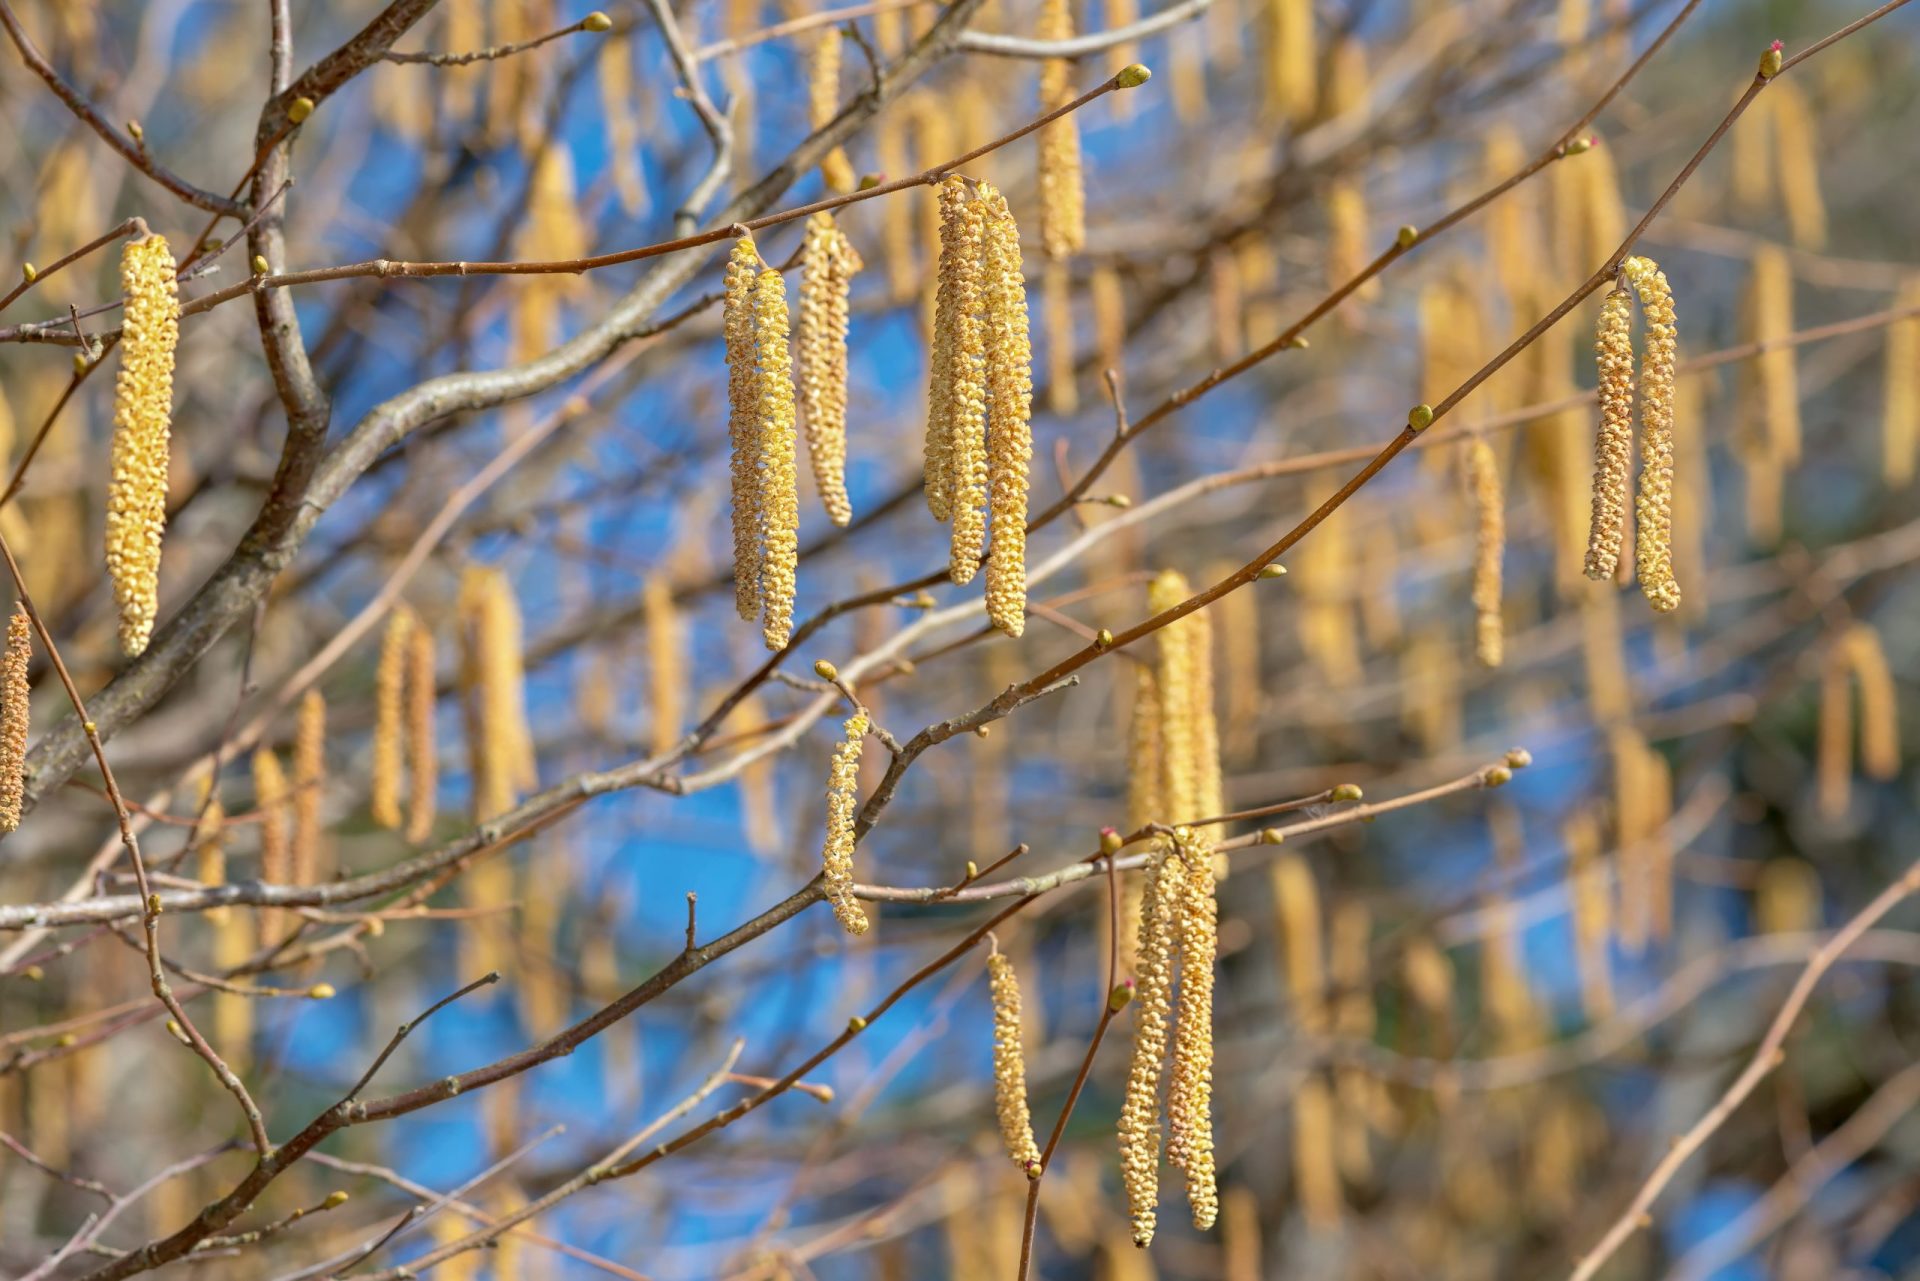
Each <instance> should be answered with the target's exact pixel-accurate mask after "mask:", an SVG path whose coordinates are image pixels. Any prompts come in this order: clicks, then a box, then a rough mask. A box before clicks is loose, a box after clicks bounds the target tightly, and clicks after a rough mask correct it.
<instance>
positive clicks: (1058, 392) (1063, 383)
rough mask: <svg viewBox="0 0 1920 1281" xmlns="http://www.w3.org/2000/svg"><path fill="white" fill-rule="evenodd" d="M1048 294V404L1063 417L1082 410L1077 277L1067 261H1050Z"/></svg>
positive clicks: (1046, 275)
mask: <svg viewBox="0 0 1920 1281" xmlns="http://www.w3.org/2000/svg"><path fill="white" fill-rule="evenodd" d="M1042 279H1043V280H1044V281H1045V289H1044V291H1043V292H1044V294H1045V296H1046V306H1045V308H1044V310H1045V313H1046V317H1047V408H1049V409H1051V410H1052V411H1053V412H1054V413H1056V414H1058V415H1059V416H1060V417H1062V418H1071V417H1072V416H1073V415H1074V414H1077V413H1079V412H1080V386H1079V382H1078V380H1077V378H1076V375H1075V373H1074V360H1073V357H1074V351H1073V280H1072V277H1071V276H1070V275H1069V274H1068V271H1067V264H1066V263H1064V262H1058V261H1056V262H1050V263H1048V264H1047V269H1046V273H1045V275H1044V276H1043V277H1042Z"/></svg>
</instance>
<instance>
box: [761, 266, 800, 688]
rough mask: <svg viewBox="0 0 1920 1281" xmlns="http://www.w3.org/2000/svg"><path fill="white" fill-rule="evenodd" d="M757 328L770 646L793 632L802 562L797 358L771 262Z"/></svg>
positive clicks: (764, 591)
mask: <svg viewBox="0 0 1920 1281" xmlns="http://www.w3.org/2000/svg"><path fill="white" fill-rule="evenodd" d="M753 333H754V341H755V345H756V346H757V347H758V349H759V354H760V380H761V395H760V405H761V424H760V431H759V433H758V436H759V443H760V472H761V479H760V483H761V487H762V509H763V512H764V521H765V524H764V529H763V531H762V538H763V540H764V541H763V548H764V549H763V552H762V557H763V561H762V564H763V569H762V580H761V585H760V593H761V597H762V600H763V603H764V608H765V612H764V614H763V615H762V617H761V624H760V634H761V638H762V639H763V640H764V641H765V642H766V646H767V648H768V649H771V650H778V649H780V648H782V647H784V646H785V645H786V643H787V637H788V636H790V635H791V634H792V632H793V601H794V590H795V581H794V580H795V574H796V572H797V570H798V568H799V564H800V491H799V484H800V482H799V475H798V473H797V471H796V463H795V458H794V449H795V440H794V398H793V358H792V354H791V351H790V349H789V346H788V332H787V285H786V281H785V280H784V279H782V278H781V275H780V273H779V272H777V271H775V270H774V269H773V268H771V267H768V268H767V269H765V270H764V271H762V272H761V273H760V278H759V280H758V281H757V282H756V283H755V285H754V290H753Z"/></svg>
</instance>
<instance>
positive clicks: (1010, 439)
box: [980, 183, 1033, 636]
mask: <svg viewBox="0 0 1920 1281" xmlns="http://www.w3.org/2000/svg"><path fill="white" fill-rule="evenodd" d="M980 199H981V201H982V203H983V204H985V206H986V237H985V241H986V243H985V262H984V271H985V282H984V288H983V291H982V292H983V294H984V303H985V310H986V327H987V332H986V374H987V393H988V398H989V399H988V407H987V473H988V478H989V482H988V483H989V486H990V503H991V507H992V511H993V549H992V552H991V555H990V556H989V558H988V561H987V616H988V617H989V618H991V619H992V620H993V625H994V626H995V627H998V628H999V629H1000V630H1001V631H1003V632H1005V633H1006V634H1007V635H1009V636H1018V635H1020V633H1021V632H1022V631H1023V630H1024V629H1025V627H1026V611H1027V464H1028V461H1029V460H1030V459H1031V458H1032V456H1033V428H1032V422H1031V417H1032V411H1033V372H1032V366H1033V343H1032V339H1031V337H1030V335H1029V332H1028V327H1027V286H1026V281H1025V279H1024V277H1023V276H1022V274H1021V262H1020V232H1019V229H1018V228H1017V227H1016V226H1015V225H1014V221H1013V214H1012V213H1011V212H1010V211H1009V210H1008V208H1007V200H1006V197H1005V196H1003V195H1001V194H1000V193H999V192H998V191H996V190H994V189H993V187H992V186H991V185H990V184H988V183H982V184H980Z"/></svg>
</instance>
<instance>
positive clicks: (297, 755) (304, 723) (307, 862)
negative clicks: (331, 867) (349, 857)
mask: <svg viewBox="0 0 1920 1281" xmlns="http://www.w3.org/2000/svg"><path fill="white" fill-rule="evenodd" d="M326 783H327V700H326V699H325V698H323V697H321V694H320V691H319V690H317V689H310V690H308V691H307V692H306V694H305V695H304V696H303V697H302V698H301V699H300V714H299V718H298V721H297V723H296V725H295V727H294V735H293V786H294V793H293V881H294V884H296V885H317V884H319V883H320V881H321V880H322V879H323V876H324V872H323V869H322V867H321V864H320V856H321V849H320V847H321V841H322V837H323V833H322V831H321V817H320V803H321V801H322V799H323V798H324V796H325V792H326Z"/></svg>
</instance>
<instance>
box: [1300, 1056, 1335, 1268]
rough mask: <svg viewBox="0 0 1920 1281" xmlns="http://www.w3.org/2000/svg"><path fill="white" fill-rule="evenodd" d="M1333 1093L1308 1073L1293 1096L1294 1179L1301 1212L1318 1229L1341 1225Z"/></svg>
mask: <svg viewBox="0 0 1920 1281" xmlns="http://www.w3.org/2000/svg"><path fill="white" fill-rule="evenodd" d="M1334 1137H1335V1135H1334V1112H1333V1094H1332V1091H1330V1090H1328V1089H1327V1083H1326V1082H1325V1081H1324V1080H1322V1079H1321V1078H1320V1077H1318V1076H1314V1075H1310V1076H1308V1077H1307V1078H1306V1079H1305V1080H1303V1081H1301V1082H1300V1088H1299V1090H1298V1091H1297V1092H1296V1093H1295V1094H1294V1096H1293V1179H1294V1193H1295V1195H1296V1196H1298V1197H1299V1199H1300V1212H1301V1214H1302V1215H1303V1216H1304V1217H1305V1218H1306V1221H1307V1225H1308V1226H1309V1227H1311V1228H1313V1229H1314V1230H1315V1231H1319V1232H1330V1231H1332V1230H1333V1229H1335V1228H1338V1227H1339V1226H1340V1217H1341V1211H1342V1208H1343V1202H1342V1199H1341V1195H1340V1167H1339V1165H1338V1163H1337V1162H1336V1161H1335V1159H1334Z"/></svg>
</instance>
